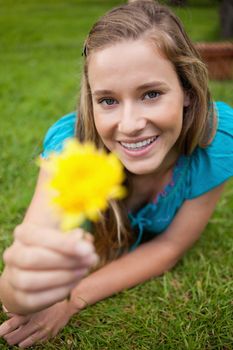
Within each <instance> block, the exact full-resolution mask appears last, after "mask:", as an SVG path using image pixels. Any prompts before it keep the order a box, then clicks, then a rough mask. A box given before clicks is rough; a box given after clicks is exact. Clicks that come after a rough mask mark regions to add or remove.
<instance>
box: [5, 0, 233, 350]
mask: <svg viewBox="0 0 233 350" xmlns="http://www.w3.org/2000/svg"><path fill="white" fill-rule="evenodd" d="M83 55H84V60H85V62H84V71H83V80H82V88H81V94H80V103H79V107H78V118H76V114H69V115H67V116H65V117H63V118H62V119H60V120H59V121H58V122H57V123H56V124H55V125H54V126H53V127H52V128H51V129H50V130H49V132H48V133H47V136H46V139H45V150H44V153H43V155H42V156H43V157H48V156H49V153H50V152H51V151H54V150H55V151H58V152H59V151H60V149H61V148H62V144H63V141H64V140H65V139H66V138H68V137H71V136H76V137H77V138H78V139H79V140H80V141H82V142H83V141H86V140H91V141H92V142H94V143H95V144H96V145H97V147H99V148H105V149H107V150H108V151H114V152H116V153H117V155H118V157H119V159H120V160H121V162H122V164H123V165H124V167H125V171H126V174H127V180H126V185H127V186H128V192H129V195H128V197H127V198H126V199H125V200H122V201H121V202H112V203H110V208H109V210H108V211H107V212H106V213H105V216H104V217H103V220H102V221H101V222H100V223H97V224H93V225H92V234H93V236H94V239H95V240H94V243H93V238H92V236H91V235H90V234H87V233H85V237H86V238H85V239H83V238H82V236H83V230H81V229H77V230H74V231H73V232H71V233H70V235H65V236H64V235H61V233H60V231H59V229H58V225H57V223H56V222H54V220H53V219H52V218H51V215H50V212H49V209H48V206H47V194H46V192H45V190H44V187H43V185H44V182H45V181H46V180H47V177H48V174H46V173H45V171H44V170H42V171H41V173H40V175H39V180H38V184H37V187H36V190H35V195H34V197H33V200H32V203H31V205H30V207H29V209H28V211H27V213H26V216H25V219H24V221H23V223H22V224H21V225H20V226H18V227H17V228H16V229H15V240H14V243H13V244H12V246H11V247H9V248H8V249H7V250H6V252H5V254H4V261H5V269H4V271H3V274H2V276H1V279H0V298H1V300H2V304H3V305H4V307H5V309H6V310H8V311H9V312H11V313H13V315H11V316H12V317H11V318H10V319H9V320H8V321H6V322H5V323H3V325H2V326H1V327H0V335H1V336H4V338H5V339H6V341H7V342H8V343H9V344H19V345H20V346H21V347H27V346H30V345H32V344H33V343H34V342H36V341H40V340H46V339H48V338H49V337H51V336H54V335H56V334H57V332H58V331H59V329H61V328H62V327H64V326H65V324H67V322H68V321H69V319H70V317H71V316H72V315H73V314H74V313H76V312H80V311H81V310H82V309H83V308H85V307H86V306H87V305H92V304H94V303H96V302H98V301H100V300H102V299H104V298H107V297H109V296H111V295H113V294H115V293H117V292H120V291H122V290H124V289H126V288H130V287H133V286H135V285H137V284H138V283H141V282H143V281H146V280H148V279H150V278H152V277H154V276H158V275H161V274H162V273H164V272H165V271H167V270H168V269H170V268H171V267H173V266H174V265H175V264H176V262H177V261H178V260H179V259H180V257H181V256H182V255H183V254H184V253H185V252H186V251H187V249H189V248H190V247H191V246H192V245H193V244H194V243H195V241H196V240H197V239H198V238H199V237H200V235H201V233H202V231H203V229H204V228H205V226H206V224H207V223H208V220H209V218H210V216H211V214H212V213H213V211H214V208H215V206H216V203H217V201H218V200H219V197H220V195H221V193H222V190H223V187H224V183H225V182H226V181H227V179H229V178H230V177H231V176H232V174H233V152H232V150H233V110H232V109H231V108H230V107H229V106H227V105H226V104H224V103H216V104H214V103H213V102H212V100H211V98H210V94H209V90H208V86H207V82H208V77H207V70H206V67H205V65H204V64H203V63H202V61H201V60H200V57H199V55H198V53H197V52H196V50H195V48H194V46H193V44H192V43H191V42H190V40H189V38H188V37H187V35H186V33H185V31H184V29H183V27H182V25H181V23H180V21H179V20H178V18H177V17H176V16H175V15H174V14H173V13H172V12H170V10H169V9H168V8H166V7H164V6H161V5H159V4H158V3H157V2H154V1H147V0H146V1H140V0H139V1H135V2H132V3H129V4H126V5H122V6H119V7H118V8H115V9H113V10H112V11H110V12H108V13H107V14H106V15H105V16H103V17H102V18H101V19H100V20H99V21H98V22H97V23H96V24H95V25H94V26H93V28H92V29H91V31H90V33H89V36H88V38H87V40H86V42H85V46H84V51H83ZM71 190H72V188H71ZM119 233H120V240H119ZM97 255H98V256H99V258H100V262H99V265H98V266H97V269H96V270H95V271H93V269H92V267H93V266H94V265H95V264H96V263H97ZM90 271H91V272H90ZM88 272H90V273H88ZM87 273H88V275H87ZM69 294H70V298H67V296H68V295H69Z"/></svg>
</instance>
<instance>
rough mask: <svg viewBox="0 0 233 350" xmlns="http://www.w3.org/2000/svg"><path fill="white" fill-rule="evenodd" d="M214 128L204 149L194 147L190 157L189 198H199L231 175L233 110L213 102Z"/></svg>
mask: <svg viewBox="0 0 233 350" xmlns="http://www.w3.org/2000/svg"><path fill="white" fill-rule="evenodd" d="M215 108H216V113H217V130H216V134H215V136H214V138H213V140H212V142H211V143H210V144H209V145H208V147H206V148H200V147H197V148H196V150H195V151H194V153H193V154H192V155H191V156H190V168H189V180H190V183H189V193H188V199H192V198H195V197H198V196H200V195H202V194H204V193H206V192H208V191H210V190H211V189H213V188H215V187H216V186H219V185H220V184H222V183H223V182H225V181H226V180H228V179H229V178H230V177H232V176H233V109H232V108H231V107H230V106H228V105H227V104H226V103H223V102H217V103H215Z"/></svg>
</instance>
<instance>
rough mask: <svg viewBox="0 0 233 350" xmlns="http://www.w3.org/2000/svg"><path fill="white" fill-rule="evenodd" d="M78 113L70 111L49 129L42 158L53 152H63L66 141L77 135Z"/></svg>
mask: <svg viewBox="0 0 233 350" xmlns="http://www.w3.org/2000/svg"><path fill="white" fill-rule="evenodd" d="M75 122H76V113H70V114H67V115H65V116H64V117H62V118H61V119H59V120H58V121H57V122H56V123H55V124H53V125H52V126H51V127H50V128H49V129H48V131H47V133H46V135H45V138H44V142H43V152H42V153H41V156H42V158H48V156H49V155H50V153H51V152H58V153H59V152H61V150H62V148H63V144H64V141H65V140H66V139H68V138H71V137H74V136H75Z"/></svg>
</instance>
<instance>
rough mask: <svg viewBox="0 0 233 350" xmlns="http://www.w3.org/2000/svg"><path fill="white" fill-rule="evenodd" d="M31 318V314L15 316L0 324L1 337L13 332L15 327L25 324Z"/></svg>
mask: <svg viewBox="0 0 233 350" xmlns="http://www.w3.org/2000/svg"><path fill="white" fill-rule="evenodd" d="M28 320H29V316H13V317H12V318H11V319H9V320H7V321H5V322H3V323H2V324H1V326H0V337H4V336H5V335H6V334H8V333H11V332H13V331H14V330H15V329H17V328H19V327H20V326H21V325H24V324H25V323H27V322H28Z"/></svg>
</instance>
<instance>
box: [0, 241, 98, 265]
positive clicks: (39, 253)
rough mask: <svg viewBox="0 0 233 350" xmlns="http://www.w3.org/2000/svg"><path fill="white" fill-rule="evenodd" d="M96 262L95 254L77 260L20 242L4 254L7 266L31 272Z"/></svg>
mask: <svg viewBox="0 0 233 350" xmlns="http://www.w3.org/2000/svg"><path fill="white" fill-rule="evenodd" d="M96 260H98V259H97V256H96V254H95V253H91V254H89V255H87V256H82V257H79V258H78V257H77V256H75V257H74V256H67V255H63V254H60V253H58V252H56V251H53V250H51V249H47V248H44V247H42V248H41V247H37V246H30V247H28V246H26V245H24V244H21V243H20V242H15V243H14V244H13V245H12V246H11V247H10V248H9V249H8V250H6V251H5V253H4V261H5V263H6V264H7V265H10V266H17V268H21V269H33V270H43V269H50V270H52V269H67V268H71V269H74V268H77V267H78V266H80V267H85V266H87V267H89V266H92V265H93V264H95V263H96Z"/></svg>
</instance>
